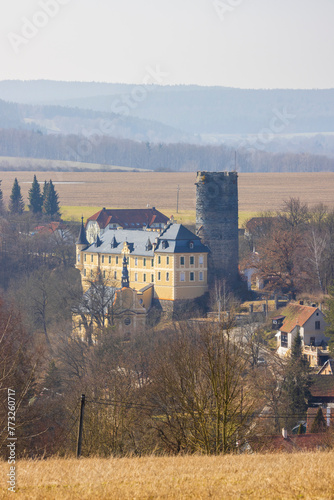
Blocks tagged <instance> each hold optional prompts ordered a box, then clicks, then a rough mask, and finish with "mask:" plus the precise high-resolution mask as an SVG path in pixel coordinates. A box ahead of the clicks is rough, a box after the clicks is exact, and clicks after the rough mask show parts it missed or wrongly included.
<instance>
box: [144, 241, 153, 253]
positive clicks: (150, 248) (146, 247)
mask: <svg viewBox="0 0 334 500" xmlns="http://www.w3.org/2000/svg"><path fill="white" fill-rule="evenodd" d="M145 250H146V251H147V252H149V251H150V250H152V243H151V240H150V238H149V239H148V240H147V242H146V245H145Z"/></svg>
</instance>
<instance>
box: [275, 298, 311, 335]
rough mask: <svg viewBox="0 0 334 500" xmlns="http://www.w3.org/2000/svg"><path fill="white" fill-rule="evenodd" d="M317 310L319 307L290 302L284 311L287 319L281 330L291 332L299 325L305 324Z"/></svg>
mask: <svg viewBox="0 0 334 500" xmlns="http://www.w3.org/2000/svg"><path fill="white" fill-rule="evenodd" d="M317 310H318V308H317V307H310V306H301V305H300V304H289V305H288V306H287V307H286V308H285V309H283V311H282V314H283V315H284V316H285V320H284V323H283V325H282V326H281V328H280V330H281V332H284V333H289V332H291V331H292V330H293V329H294V328H295V327H296V326H297V325H299V326H303V325H304V324H305V323H306V321H308V320H309V319H310V317H311V316H312V315H313V314H314V313H315V312H316V311H317Z"/></svg>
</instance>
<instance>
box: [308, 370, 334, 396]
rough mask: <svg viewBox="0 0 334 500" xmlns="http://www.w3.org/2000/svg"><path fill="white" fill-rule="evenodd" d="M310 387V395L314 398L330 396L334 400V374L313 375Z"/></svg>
mask: <svg viewBox="0 0 334 500" xmlns="http://www.w3.org/2000/svg"><path fill="white" fill-rule="evenodd" d="M311 380H312V385H311V387H310V391H311V395H312V397H314V398H331V399H333V400H334V376H333V375H314V376H313V377H312V378H311Z"/></svg>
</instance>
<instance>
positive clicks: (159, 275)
mask: <svg viewBox="0 0 334 500" xmlns="http://www.w3.org/2000/svg"><path fill="white" fill-rule="evenodd" d="M160 280H161V273H160V272H159V273H158V281H160Z"/></svg>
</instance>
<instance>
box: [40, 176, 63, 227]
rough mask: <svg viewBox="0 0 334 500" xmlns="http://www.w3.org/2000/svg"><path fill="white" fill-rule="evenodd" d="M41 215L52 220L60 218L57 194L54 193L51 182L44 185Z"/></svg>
mask: <svg viewBox="0 0 334 500" xmlns="http://www.w3.org/2000/svg"><path fill="white" fill-rule="evenodd" d="M43 213H45V214H46V215H49V216H50V217H52V218H57V217H60V207H59V201H58V193H57V192H56V190H55V188H54V185H53V183H52V181H51V180H50V182H45V183H44V189H43Z"/></svg>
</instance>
